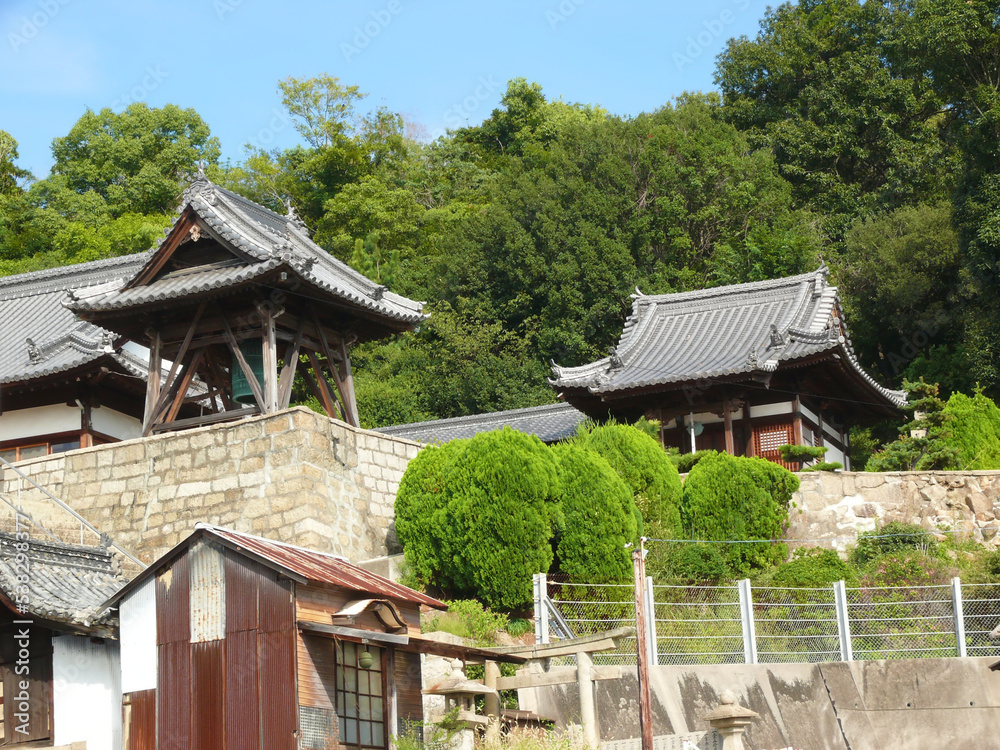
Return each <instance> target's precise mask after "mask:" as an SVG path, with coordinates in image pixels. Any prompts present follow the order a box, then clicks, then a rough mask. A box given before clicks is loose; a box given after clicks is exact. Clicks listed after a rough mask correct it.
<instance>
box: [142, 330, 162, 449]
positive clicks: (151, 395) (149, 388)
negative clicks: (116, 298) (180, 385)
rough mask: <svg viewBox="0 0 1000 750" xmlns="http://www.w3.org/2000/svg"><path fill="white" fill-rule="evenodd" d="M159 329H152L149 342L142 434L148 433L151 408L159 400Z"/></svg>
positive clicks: (154, 406) (151, 423)
mask: <svg viewBox="0 0 1000 750" xmlns="http://www.w3.org/2000/svg"><path fill="white" fill-rule="evenodd" d="M161 343H162V342H161V340H160V331H159V329H156V330H154V331H153V340H152V341H151V342H150V344H149V370H148V372H147V375H146V406H145V408H144V410H143V419H142V434H143V435H148V434H149V430H150V428H151V427H152V426H153V410H154V409H155V408H156V404H157V403H158V402H159V400H160V376H161V375H162V369H163V360H162V358H161V357H160V345H161Z"/></svg>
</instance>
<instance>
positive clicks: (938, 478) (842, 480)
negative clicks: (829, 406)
mask: <svg viewBox="0 0 1000 750" xmlns="http://www.w3.org/2000/svg"><path fill="white" fill-rule="evenodd" d="M799 478H800V479H801V481H802V484H801V487H800V488H799V491H798V492H797V493H796V494H795V496H794V498H793V502H794V503H795V507H793V508H791V509H790V510H789V529H788V534H787V538H788V539H789V540H790V541H791V542H793V544H791V545H790V546H792V547H794V546H796V545H795V544H794V542H795V541H796V540H813V539H829V540H832V541H833V544H834V547H835V548H836V549H838V550H841V551H843V550H846V549H847V547H848V546H849V545H850V544H851V543H852V541H853V539H854V537H855V536H856V534H857V533H858V532H861V531H870V530H872V529H875V528H876V527H878V526H882V525H883V524H885V523H888V522H889V521H904V522H906V523H913V524H918V525H921V526H923V527H924V528H926V529H928V530H929V531H934V530H937V529H965V530H968V531H970V532H971V533H972V538H974V539H975V540H976V541H979V542H981V543H983V544H986V545H988V546H991V547H996V546H1000V520H998V519H1000V471H922V472H921V471H899V472H885V473H865V472H849V471H848V472H827V471H824V472H805V473H800V474H799Z"/></svg>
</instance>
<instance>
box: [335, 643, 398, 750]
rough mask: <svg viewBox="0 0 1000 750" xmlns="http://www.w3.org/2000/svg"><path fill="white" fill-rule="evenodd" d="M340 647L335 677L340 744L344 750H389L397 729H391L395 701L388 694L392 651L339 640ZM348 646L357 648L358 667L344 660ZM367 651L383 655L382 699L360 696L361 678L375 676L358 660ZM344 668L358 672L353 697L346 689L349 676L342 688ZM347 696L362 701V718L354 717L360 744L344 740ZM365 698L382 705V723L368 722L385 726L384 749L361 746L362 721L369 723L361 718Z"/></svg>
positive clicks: (383, 734) (374, 746)
mask: <svg viewBox="0 0 1000 750" xmlns="http://www.w3.org/2000/svg"><path fill="white" fill-rule="evenodd" d="M337 644H338V648H337V649H336V657H335V670H336V672H335V674H336V677H335V690H336V696H337V698H336V701H335V705H334V712H335V714H336V716H337V728H338V729H337V732H338V742H339V744H340V747H343V748H351V749H352V750H388V748H389V740H390V735H391V734H392V729H393V727H391V726H390V722H391V715H390V714H391V708H392V706H391V698H390V696H389V695H388V692H387V691H388V690H389V679H388V669H389V658H388V655H389V649H387V648H386V647H384V646H374V645H371V644H363V643H357V642H354V641H348V640H338V641H337ZM348 645H350V646H353V647H354V653H355V657H354V664H353V665H348V664H347V660H346V658H345V656H344V654H345V652H346V646H348ZM365 649H369V650H371V649H375V650H377V651H378V652H379V657H378V658H379V661H380V664H381V671H380V675H381V695H378V696H375V695H373V694H372V693H371V692H368V693H361V692H360V684H359V683H360V680H359V679H357V678H358V677H360V675H361V673H362V672H367V673H369V674H371V670H366V669H362V668H361V666H360V665H359V664H358V659H359V658H360V654H361V651H363V650H365ZM344 667H347V668H349V669H354V670H355V672H356V678H355V691H354V692H353V693H351V692H350V691H348V690H347V689H346V675H345V681H344V687H343V688H342V687H341V680H340V670H341V669H342V668H344ZM347 695H354V696H355V697H356V698H357V700H358V701H359V706H358V716H356V717H352V718H353V720H354V721H356V722H357V725H358V741H357V742H356V743H350V742H348V741H347V740H346V739H340V732H341V731H342V730H343V731H344V736H345V737H346V729H345V728H343V727H344V725H343V722H345V720H346V719H347V718H348V717H346V716H345V715H343V714H342V712H344V713H346V711H345V709H344V707H343V705H342V703H341V701H342V700H344V698H342V696H347ZM363 697H365V698H369V700H371V699H372V698H378V699H380V700H381V702H382V718H381V720H380V721H378V722H374V721H373V720H371V719H368V720H367V721H368V722H369V723H380V724H381V725H382V744H381V745H376V744H367V745H365V744H362V743H361V722H362V721H366V720H365V719H362V718H361V716H360V714H361V710H360V699H361V698H363Z"/></svg>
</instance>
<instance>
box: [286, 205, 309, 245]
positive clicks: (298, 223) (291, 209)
mask: <svg viewBox="0 0 1000 750" xmlns="http://www.w3.org/2000/svg"><path fill="white" fill-rule="evenodd" d="M285 205H286V206H287V207H288V213H286V214H285V218H287V219H288V224H289V225H290V226H292V227H294V228H295V229H298V230H299V231H300V232H303V233H304V234H305V235H306V236H307V237H308V236H309V230H308V229H306V223H305V222H304V221H302V217H300V216H299V215H298V214H297V213H295V206H293V205H292V199H291V198H285Z"/></svg>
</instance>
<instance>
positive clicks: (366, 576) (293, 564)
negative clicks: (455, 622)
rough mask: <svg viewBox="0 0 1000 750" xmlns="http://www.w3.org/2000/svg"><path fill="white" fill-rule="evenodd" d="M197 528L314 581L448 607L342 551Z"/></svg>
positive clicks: (210, 528) (442, 607)
mask: <svg viewBox="0 0 1000 750" xmlns="http://www.w3.org/2000/svg"><path fill="white" fill-rule="evenodd" d="M196 529H197V530H200V531H203V532H207V533H209V534H211V535H212V536H215V537H217V538H219V539H222V540H224V541H227V542H229V543H230V544H233V545H236V546H237V547H239V548H241V549H243V550H246V551H247V552H250V553H253V554H254V555H256V556H257V557H259V558H263V559H265V560H269V561H270V562H272V563H274V564H275V565H279V566H281V567H282V568H284V569H286V570H288V571H289V572H291V573H294V574H296V575H298V576H301V577H302V578H304V579H306V580H307V581H310V582H314V583H329V584H332V585H334V586H342V587H344V588H346V589H351V590H353V591H362V592H366V593H372V594H379V595H381V596H384V597H386V598H388V599H401V600H403V601H409V602H415V603H418V604H426V605H428V606H431V607H439V608H441V609H444V608H445V604H444V602H441V601H438V600H437V599H434V598H433V597H430V596H427V595H426V594H422V593H420V592H419V591H414V590H413V589H411V588H408V587H407V586H403V585H402V584H399V583H395V582H394V581H390V580H389V579H388V578H383V577H382V576H379V575H375V574H374V573H371V572H369V571H367V570H365V569H364V568H359V567H358V566H357V565H352V564H351V563H349V562H347V560H345V559H344V558H343V557H340V556H338V555H331V554H327V553H325V552H317V551H316V550H310V549H306V548H304V547H296V546H295V545H292V544H286V543H284V542H276V541H273V540H270V539H264V538H263V537H259V536H252V535H250V534H243V533H241V532H238V531H232V530H230V529H222V528H219V527H216V526H209V525H207V524H198V526H197V527H196Z"/></svg>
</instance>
